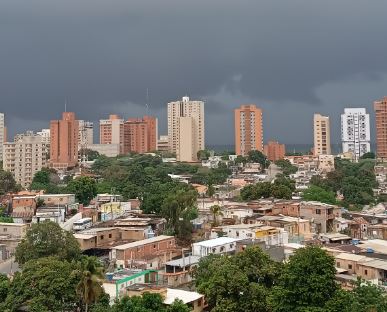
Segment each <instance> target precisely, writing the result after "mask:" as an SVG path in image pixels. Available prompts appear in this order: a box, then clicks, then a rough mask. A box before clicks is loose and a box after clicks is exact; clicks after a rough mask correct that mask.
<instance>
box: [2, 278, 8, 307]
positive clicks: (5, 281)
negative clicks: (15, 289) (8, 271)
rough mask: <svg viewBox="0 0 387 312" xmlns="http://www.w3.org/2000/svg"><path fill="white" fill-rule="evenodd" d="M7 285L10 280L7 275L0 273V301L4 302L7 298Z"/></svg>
mask: <svg viewBox="0 0 387 312" xmlns="http://www.w3.org/2000/svg"><path fill="white" fill-rule="evenodd" d="M9 287H10V281H9V279H8V277H7V276H6V275H5V274H2V273H0V302H4V301H5V299H6V298H7V295H8V291H9ZM0 307H1V306H0Z"/></svg>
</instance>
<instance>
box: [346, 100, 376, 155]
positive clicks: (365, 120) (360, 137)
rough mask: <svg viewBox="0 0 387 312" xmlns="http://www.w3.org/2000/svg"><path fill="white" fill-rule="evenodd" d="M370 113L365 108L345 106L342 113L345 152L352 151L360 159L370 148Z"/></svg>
mask: <svg viewBox="0 0 387 312" xmlns="http://www.w3.org/2000/svg"><path fill="white" fill-rule="evenodd" d="M370 139H371V138H370V115H369V114H367V113H366V109H365V108H345V109H344V114H341V142H342V145H343V153H346V152H352V153H353V156H354V158H355V160H358V159H359V158H360V157H361V156H362V155H363V154H365V153H367V152H369V151H370V150H371V149H370Z"/></svg>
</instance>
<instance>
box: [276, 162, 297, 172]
mask: <svg viewBox="0 0 387 312" xmlns="http://www.w3.org/2000/svg"><path fill="white" fill-rule="evenodd" d="M275 164H276V165H277V166H278V167H280V168H281V170H282V173H283V174H284V175H286V176H289V175H291V174H294V173H296V172H297V170H298V168H297V167H296V166H293V165H292V164H291V163H290V161H289V160H287V159H280V160H277V161H276V162H275Z"/></svg>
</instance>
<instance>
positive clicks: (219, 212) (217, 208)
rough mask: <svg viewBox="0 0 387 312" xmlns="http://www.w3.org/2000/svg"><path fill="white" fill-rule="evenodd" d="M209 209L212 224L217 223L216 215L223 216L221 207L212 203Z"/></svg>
mask: <svg viewBox="0 0 387 312" xmlns="http://www.w3.org/2000/svg"><path fill="white" fill-rule="evenodd" d="M210 211H211V213H212V217H213V220H214V225H217V224H218V217H219V216H223V213H222V208H221V207H220V206H219V205H213V206H211V207H210Z"/></svg>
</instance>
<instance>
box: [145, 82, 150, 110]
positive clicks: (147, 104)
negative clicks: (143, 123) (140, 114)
mask: <svg viewBox="0 0 387 312" xmlns="http://www.w3.org/2000/svg"><path fill="white" fill-rule="evenodd" d="M145 109H146V114H147V115H149V89H148V88H146V102H145Z"/></svg>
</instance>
